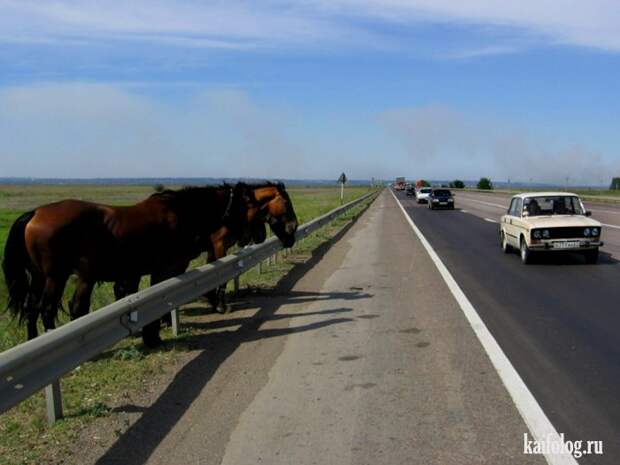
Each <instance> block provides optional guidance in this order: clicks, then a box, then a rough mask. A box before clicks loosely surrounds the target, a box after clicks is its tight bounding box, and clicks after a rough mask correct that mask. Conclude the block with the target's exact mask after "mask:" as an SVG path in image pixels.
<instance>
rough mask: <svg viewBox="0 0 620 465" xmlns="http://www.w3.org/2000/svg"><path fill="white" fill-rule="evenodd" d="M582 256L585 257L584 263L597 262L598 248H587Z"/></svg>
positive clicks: (591, 263) (592, 263)
mask: <svg viewBox="0 0 620 465" xmlns="http://www.w3.org/2000/svg"><path fill="white" fill-rule="evenodd" d="M583 256H584V258H585V259H586V263H588V264H590V265H594V264H595V263H596V262H598V249H593V250H587V251H585V252H584V253H583Z"/></svg>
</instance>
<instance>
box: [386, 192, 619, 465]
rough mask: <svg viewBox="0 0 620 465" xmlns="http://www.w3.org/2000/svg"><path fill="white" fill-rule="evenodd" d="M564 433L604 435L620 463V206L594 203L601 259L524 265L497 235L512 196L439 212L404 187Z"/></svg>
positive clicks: (423, 225)
mask: <svg viewBox="0 0 620 465" xmlns="http://www.w3.org/2000/svg"><path fill="white" fill-rule="evenodd" d="M397 195H398V197H399V198H400V199H401V200H402V203H403V205H404V206H405V207H406V210H407V212H408V214H409V215H410V216H411V217H412V218H413V220H414V222H415V223H416V225H417V226H418V227H419V228H420V230H421V231H422V233H423V234H424V235H425V236H426V238H427V239H428V240H429V242H430V243H431V245H432V246H433V248H434V249H435V250H436V252H437V253H438V255H439V256H440V258H441V259H442V261H443V262H444V263H445V265H446V266H447V267H448V269H449V271H450V272H451V273H452V275H453V276H454V278H455V279H456V281H457V282H458V284H459V285H460V286H461V288H462V289H463V291H464V292H465V294H466V295H467V297H468V298H469V299H470V301H471V302H472V303H473V305H474V306H475V308H476V310H477V311H478V313H479V315H480V316H481V317H482V319H483V321H484V322H485V324H486V325H487V327H488V328H489V330H490V331H491V333H492V334H493V336H494V337H495V339H496V340H497V341H498V343H499V344H500V346H501V348H502V349H503V351H504V353H505V354H506V355H507V356H508V358H509V359H510V360H511V362H512V363H513V365H514V366H515V368H516V369H517V371H518V373H519V374H520V375H521V377H522V378H523V380H524V381H525V383H526V384H527V386H528V387H529V388H530V390H531V391H532V393H533V394H534V396H535V397H536V399H537V400H538V402H539V404H540V405H541V406H542V408H543V410H544V411H545V413H546V414H547V416H548V417H549V419H550V420H551V422H552V423H553V425H554V426H555V428H556V429H557V431H558V432H562V433H565V434H566V437H567V439H571V440H603V441H604V451H605V454H604V455H603V456H602V457H601V456H590V457H587V458H585V457H584V458H582V459H581V460H580V463H582V464H594V463H596V464H609V465H615V464H617V463H619V461H620V401H619V399H618V393H619V392H620V336H619V335H618V329H619V328H620V311H619V310H620V305H619V301H618V298H619V297H620V293H619V292H618V284H619V283H620V263H619V262H618V261H617V259H618V258H620V254H619V252H620V229H616V228H614V227H610V226H616V227H618V228H620V208H619V207H618V206H614V205H602V204H600V205H599V204H593V203H589V204H587V205H586V207H587V208H588V209H590V210H592V212H593V217H594V218H596V219H599V220H600V221H602V222H603V223H605V224H607V225H608V226H607V227H604V230H603V231H604V232H603V235H604V236H603V240H604V241H605V243H606V246H605V247H604V248H603V249H602V251H603V253H602V254H601V257H600V261H599V263H598V264H596V265H586V264H584V262H583V260H582V258H581V257H578V256H559V255H555V256H552V257H549V258H545V259H542V260H540V261H539V262H538V263H537V264H533V265H527V266H526V265H523V264H522V263H521V262H520V259H519V257H518V255H517V254H512V255H504V254H503V253H502V252H501V250H500V247H499V243H498V224H496V223H494V222H493V221H497V220H498V219H499V217H500V215H501V214H502V213H503V211H505V209H506V207H507V205H508V197H507V196H500V195H485V194H474V193H462V192H459V193H457V196H456V202H457V209H456V210H454V211H431V210H428V209H427V208H426V206H425V205H417V204H416V203H415V201H414V200H412V199H411V198H407V197H406V196H405V195H404V194H402V193H398V194H397Z"/></svg>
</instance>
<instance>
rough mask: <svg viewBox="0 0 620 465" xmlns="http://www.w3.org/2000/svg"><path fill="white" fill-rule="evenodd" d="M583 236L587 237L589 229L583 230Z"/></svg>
mask: <svg viewBox="0 0 620 465" xmlns="http://www.w3.org/2000/svg"><path fill="white" fill-rule="evenodd" d="M583 235H584V236H586V237H588V236H589V235H590V228H586V229H584V230H583Z"/></svg>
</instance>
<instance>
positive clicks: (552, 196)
mask: <svg viewBox="0 0 620 465" xmlns="http://www.w3.org/2000/svg"><path fill="white" fill-rule="evenodd" d="M589 216H590V212H589V211H586V209H585V208H584V206H583V203H582V202H581V200H580V199H579V197H578V196H577V195H576V194H570V193H568V192H530V193H525V194H519V195H515V196H514V197H513V198H512V200H511V202H510V207H509V208H508V212H507V213H506V214H505V215H503V216H502V218H501V221H500V231H499V233H500V243H501V246H502V250H503V251H504V252H505V253H508V252H510V250H511V249H513V248H514V249H517V250H519V251H520V253H521V261H522V262H523V263H530V262H531V259H532V254H533V253H538V252H554V251H569V252H579V253H582V254H583V255H584V257H585V259H586V262H587V263H596V261H597V260H598V249H599V247H601V246H602V245H603V242H602V241H601V223H599V222H598V221H596V220H594V219H592V218H589Z"/></svg>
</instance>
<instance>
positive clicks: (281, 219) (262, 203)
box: [114, 182, 298, 313]
mask: <svg viewBox="0 0 620 465" xmlns="http://www.w3.org/2000/svg"><path fill="white" fill-rule="evenodd" d="M248 188H249V189H251V190H252V193H253V196H254V198H255V200H256V205H255V207H254V208H257V209H258V211H257V212H253V214H252V215H251V218H249V228H250V234H249V235H246V236H241V235H239V231H238V230H235V229H233V228H230V227H228V226H222V227H221V228H220V229H218V230H217V231H215V232H214V233H212V234H211V236H210V238H209V239H210V241H209V243H208V244H207V249H206V250H207V263H212V262H214V261H215V260H218V259H220V258H222V257H224V256H225V255H226V254H227V252H228V249H230V248H231V247H232V246H233V245H235V244H236V245H238V246H240V247H243V246H246V245H248V244H249V243H250V242H253V243H255V244H260V243H262V242H264V241H265V239H266V237H267V232H266V229H265V224H269V226H270V228H271V230H272V231H273V233H274V234H275V235H276V236H277V237H278V239H280V242H281V243H282V245H283V246H284V247H287V248H289V247H292V246H293V245H294V244H295V232H296V231H297V226H298V224H297V215H296V214H295V210H294V208H293V203H292V202H291V199H290V197H289V195H288V192H287V191H286V187H285V186H284V184H283V183H281V182H279V183H273V182H265V183H260V184H248ZM188 266H189V261H188V262H187V263H184V264H183V263H181V264H179V268H178V269H177V270H175V272H176V274H180V273H183V272H184V271H185V270H186V269H187V267H188ZM153 282H154V277H153V276H151V283H153ZM139 284H140V276H135V277H133V278H132V279H128V280H126V281H123V282H117V283H115V284H114V294H115V297H116V298H117V299H120V298H122V297H125V296H127V295H129V294H132V293H134V292H137V290H138V286H139ZM207 298H208V300H209V302H210V304H211V306H212V307H213V308H214V309H215V310H216V311H218V312H220V313H227V312H228V305H227V304H226V285H222V286H220V287H219V288H217V289H215V290H213V291H210V292H208V293H207Z"/></svg>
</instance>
